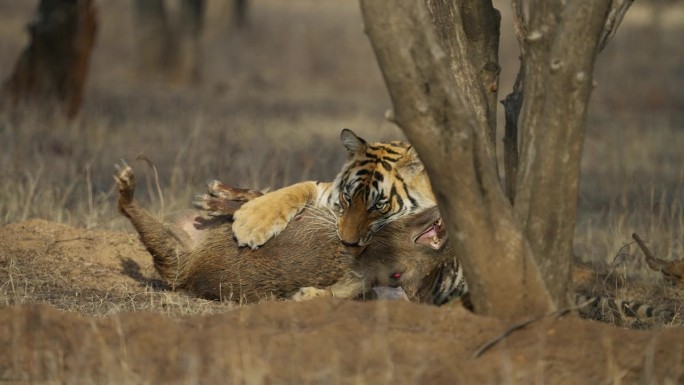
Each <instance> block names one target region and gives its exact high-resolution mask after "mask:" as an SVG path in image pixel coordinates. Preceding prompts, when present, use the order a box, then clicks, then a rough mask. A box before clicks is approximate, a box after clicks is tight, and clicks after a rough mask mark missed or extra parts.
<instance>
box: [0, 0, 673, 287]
mask: <svg viewBox="0 0 684 385" xmlns="http://www.w3.org/2000/svg"><path fill="white" fill-rule="evenodd" d="M143 1H144V0H143ZM494 3H495V6H496V7H497V8H498V9H499V10H501V11H502V14H503V25H502V41H501V50H500V61H501V66H502V68H503V70H502V81H501V87H500V94H499V95H500V98H501V99H503V97H504V96H505V95H506V94H507V93H508V92H509V91H510V89H511V86H512V82H513V80H514V77H515V74H516V72H517V69H518V63H517V44H516V42H515V37H514V35H513V30H512V27H511V25H510V17H509V16H508V15H509V2H508V1H504V0H495V1H494ZM37 4H38V1H37V0H31V1H29V0H25V1H15V0H0V79H2V80H3V81H4V80H5V79H8V78H9V77H10V75H11V74H12V71H13V69H14V67H15V63H16V62H17V59H18V57H19V55H20V54H21V52H22V50H23V49H24V47H25V46H26V45H27V44H28V34H27V32H26V25H27V23H28V22H29V21H30V20H31V18H32V15H33V12H34V10H35V8H36V6H37ZM136 4H137V2H135V1H134V0H127V1H100V2H96V3H95V6H96V11H97V24H98V31H97V35H96V39H95V45H94V49H93V52H92V57H91V60H90V66H89V71H88V76H87V82H86V85H85V89H84V93H83V104H82V106H81V108H80V112H79V113H78V115H76V117H75V118H73V119H66V118H65V117H63V116H62V115H61V114H60V113H48V112H44V111H42V110H38V109H36V108H34V107H31V106H28V105H27V106H23V107H21V106H20V107H19V108H17V109H15V110H13V111H8V110H4V111H3V112H0V221H1V222H2V223H9V222H16V221H21V220H25V219H28V218H36V217H38V218H44V219H48V220H51V221H57V222H62V223H66V224H70V225H73V226H78V227H86V228H95V229H119V230H121V229H127V228H128V225H127V224H126V221H125V220H124V219H123V218H122V217H120V216H119V215H118V214H117V212H116V202H115V200H116V194H115V190H114V183H113V180H112V173H113V165H114V163H115V162H117V161H118V160H119V159H122V158H123V159H126V160H127V161H128V162H129V163H130V164H132V165H133V167H134V168H135V169H136V170H137V173H138V175H139V188H138V196H139V198H140V199H141V200H143V202H144V204H145V205H146V206H147V207H151V208H152V209H153V210H154V211H156V212H159V211H160V210H161V209H162V204H161V200H160V199H159V197H158V193H157V191H156V190H155V188H154V184H155V183H154V173H153V172H152V170H151V169H149V167H148V166H147V164H146V163H145V162H140V161H135V159H136V157H138V156H139V155H144V156H146V157H147V158H148V159H150V160H151V161H152V162H153V163H154V165H155V166H156V169H157V171H158V174H159V182H160V185H161V190H162V193H163V197H164V204H163V210H164V213H165V214H169V213H172V212H174V211H178V210H182V209H185V208H188V207H189V205H190V200H191V196H192V194H194V193H196V192H201V191H202V190H203V189H204V184H203V181H204V180H206V179H210V178H211V179H219V180H222V181H224V182H226V183H229V184H232V185H235V186H240V187H250V188H268V187H270V188H277V187H280V186H283V185H286V184H290V183H293V182H297V181H300V180H305V179H315V180H331V179H332V178H333V177H334V175H335V174H336V173H337V171H338V170H339V167H340V166H341V165H342V163H343V161H344V157H345V153H344V151H343V150H342V147H341V146H340V144H339V132H340V130H341V129H342V128H345V127H347V128H351V129H353V130H354V131H356V132H357V134H359V135H361V136H362V137H364V138H366V139H369V140H373V141H375V140H384V139H397V138H402V137H403V135H402V134H401V131H400V130H399V129H398V128H396V127H395V126H393V125H392V124H390V123H388V122H386V121H385V120H384V118H383V116H384V113H385V111H386V110H387V109H388V108H389V107H390V101H389V98H388V95H387V92H386V90H385V87H384V84H383V80H382V75H381V74H380V72H379V70H378V67H377V65H376V63H375V58H374V56H373V53H372V50H371V48H370V45H369V43H368V40H367V39H366V37H365V35H364V32H363V25H362V21H361V17H360V13H359V9H358V5H357V3H356V2H354V1H336V0H288V1H277V0H254V1H251V2H249V3H248V6H247V8H246V14H245V15H244V18H238V17H237V13H236V9H237V8H236V3H235V2H233V1H230V0H207V1H206V3H205V7H206V9H204V22H203V26H202V28H201V31H200V32H199V33H198V34H197V40H196V41H191V43H189V44H190V45H189V47H190V48H187V47H186V46H183V44H186V43H184V42H183V41H180V40H181V37H179V36H180V35H182V33H181V32H178V29H179V28H180V27H178V26H181V25H182V22H183V17H184V15H185V16H187V12H188V11H187V10H184V8H183V7H182V6H181V4H182V2H179V1H172V0H167V1H165V2H160V4H164V5H165V7H166V8H165V12H166V19H165V20H166V21H165V22H166V23H168V25H167V28H169V29H168V31H172V30H173V29H172V28H170V27H169V25H170V26H176V27H177V28H176V29H175V31H176V32H173V31H172V32H168V33H169V34H172V33H176V35H172V37H173V38H175V39H176V40H178V41H179V43H178V45H179V47H180V48H178V47H177V50H178V51H179V52H181V53H183V52H191V53H192V55H196V56H195V59H197V60H194V61H190V62H188V61H185V62H182V63H181V64H179V61H178V60H176V59H173V58H172V57H167V58H166V59H164V60H162V61H161V65H159V63H157V64H155V65H152V66H150V65H149V63H147V64H146V61H145V60H148V59H149V58H148V59H146V55H147V54H151V53H150V48H149V45H144V44H143V43H144V38H145V33H146V32H145V31H144V30H143V29H142V28H141V27H140V26H141V23H140V19H137V18H138V17H140V12H139V11H140V10H139V9H138V10H137V12H136ZM148 32H149V31H148ZM192 33H194V32H192V31H191V32H190V34H192ZM682 37H684V4H681V2H676V1H658V0H651V1H648V0H644V1H639V2H637V3H636V4H635V5H634V6H633V7H632V8H631V10H630V11H629V12H628V14H627V16H626V18H625V20H624V22H623V25H622V27H621V28H620V29H619V31H618V33H617V36H616V38H615V39H614V40H613V41H612V42H611V44H610V45H609V46H608V47H607V49H606V50H605V51H604V52H603V54H602V55H601V57H600V58H599V60H598V65H597V68H596V71H595V80H596V83H597V85H596V88H595V91H594V94H593V97H592V102H591V104H590V113H589V118H588V123H587V136H586V141H585V147H584V150H585V151H584V158H583V163H582V180H581V196H580V202H579V212H578V227H577V231H576V234H577V236H576V247H575V249H576V253H577V255H578V257H579V258H580V259H581V260H584V261H591V262H598V263H612V262H615V263H616V265H615V266H621V267H624V268H626V269H627V268H628V269H631V270H637V271H643V274H650V273H649V272H648V271H647V269H644V268H643V265H644V264H643V262H642V261H643V259H642V258H641V255H640V254H639V253H640V252H639V251H638V249H637V248H636V247H635V246H630V247H627V248H623V246H626V245H628V244H629V243H631V233H632V232H635V231H636V232H638V233H639V234H640V235H642V237H643V238H645V239H647V240H649V241H650V242H651V244H652V245H653V249H654V251H655V252H656V254H657V255H658V256H660V257H661V258H664V259H681V258H684V212H683V209H682V206H683V205H684V87H682V85H684V51H683V50H682V48H681V41H682ZM193 44H197V45H193ZM141 47H142V48H141ZM184 47H185V48H184ZM183 55H185V54H183ZM148 56H149V55H148ZM188 63H189V64H188ZM179 66H180V67H179ZM178 68H181V70H178ZM183 68H185V69H183ZM187 68H191V69H190V70H189V71H188V70H187ZM179 71H180V72H179ZM179 73H180V75H179ZM187 73H190V76H187ZM500 121H502V119H501V118H500ZM654 278H656V277H654Z"/></svg>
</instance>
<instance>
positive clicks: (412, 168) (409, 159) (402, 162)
mask: <svg viewBox="0 0 684 385" xmlns="http://www.w3.org/2000/svg"><path fill="white" fill-rule="evenodd" d="M397 168H398V169H400V170H401V173H402V174H412V175H415V174H418V173H421V172H423V170H424V169H425V166H423V162H421V161H420V158H419V157H418V153H417V152H416V149H415V148H414V147H413V146H411V147H409V148H408V150H406V152H405V153H404V155H403V156H402V157H401V159H399V161H398V162H397Z"/></svg>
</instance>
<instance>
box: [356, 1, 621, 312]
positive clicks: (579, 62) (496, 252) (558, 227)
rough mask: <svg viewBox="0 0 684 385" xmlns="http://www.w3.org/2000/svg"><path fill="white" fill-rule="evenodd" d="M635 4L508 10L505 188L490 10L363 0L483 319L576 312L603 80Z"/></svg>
mask: <svg viewBox="0 0 684 385" xmlns="http://www.w3.org/2000/svg"><path fill="white" fill-rule="evenodd" d="M631 3H632V1H630V0H574V1H562V0H529V1H522V0H511V5H512V8H513V11H514V18H515V33H516V36H517V38H518V42H519V44H520V53H521V56H520V59H521V60H520V63H521V65H520V70H519V73H518V77H517V81H516V83H515V86H514V89H513V92H512V93H511V94H510V95H509V96H508V97H507V98H506V99H505V102H504V105H505V110H506V134H505V139H506V142H505V152H506V156H505V168H504V169H505V172H506V174H505V180H504V182H503V183H502V181H501V178H500V177H499V172H498V166H497V160H496V127H497V124H496V107H497V105H496V100H497V93H498V73H499V64H498V59H497V51H498V36H499V23H500V17H499V13H498V11H497V10H496V9H494V7H493V6H492V2H491V1H489V0H484V1H483V0H426V1H425V2H416V1H412V0H397V1H393V2H378V1H373V0H361V9H362V12H363V17H364V23H365V26H366V31H367V34H368V37H369V38H370V41H371V44H372V46H373V49H374V51H375V54H376V57H377V60H378V63H379V65H380V69H381V70H382V73H383V76H384V78H385V82H386V84H387V88H388V90H389V93H390V97H391V99H392V104H393V107H394V112H393V114H392V115H391V116H392V119H393V120H394V121H395V122H396V123H397V124H398V125H399V126H400V127H401V128H402V130H403V131H404V132H405V134H406V136H407V137H408V139H409V140H410V141H411V143H412V144H414V145H415V147H416V149H417V150H418V152H419V154H420V155H421V158H422V160H423V162H424V163H425V166H426V168H427V171H428V174H429V175H430V180H431V181H432V185H433V188H434V191H435V194H436V197H437V201H438V204H439V206H440V209H441V211H442V214H443V216H444V217H445V220H446V222H447V226H448V230H449V234H450V236H451V239H452V241H454V242H455V245H456V250H457V251H458V253H459V254H458V256H459V258H460V260H461V262H462V264H463V268H464V270H465V273H466V276H467V278H468V282H469V285H470V288H471V292H472V300H473V305H474V307H475V311H476V312H478V313H481V314H488V315H493V316H498V317H501V318H507V319H515V318H521V317H524V316H528V315H530V314H541V313H545V312H548V311H550V310H553V309H558V308H562V307H566V306H568V305H569V303H570V300H569V298H568V292H569V290H568V289H569V282H570V263H571V257H572V239H573V234H574V228H575V215H576V207H577V194H578V182H579V166H580V156H581V152H582V142H583V139H584V129H585V127H584V125H585V118H586V111H587V105H588V102H589V96H590V94H591V90H592V88H593V87H594V84H593V80H592V73H593V67H594V63H595V60H596V57H597V55H598V53H599V52H600V51H601V49H603V47H605V45H606V43H607V42H608V40H610V38H611V37H612V36H613V34H614V33H615V31H616V29H617V27H618V25H619V24H620V21H621V20H622V17H623V16H624V14H625V12H626V11H627V9H628V8H629V6H630V5H631ZM518 148H519V149H520V150H518ZM518 159H519V160H518ZM445 166H446V167H445Z"/></svg>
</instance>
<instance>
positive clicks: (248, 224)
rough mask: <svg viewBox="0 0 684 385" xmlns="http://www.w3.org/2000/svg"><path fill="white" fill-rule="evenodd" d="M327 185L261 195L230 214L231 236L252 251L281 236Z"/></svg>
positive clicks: (299, 185)
mask: <svg viewBox="0 0 684 385" xmlns="http://www.w3.org/2000/svg"><path fill="white" fill-rule="evenodd" d="M327 185H329V183H316V182H301V183H297V184H293V185H292V186H288V187H283V188H281V189H280V190H276V191H273V192H270V193H268V194H264V195H262V196H260V197H257V198H255V199H253V200H250V201H249V202H247V203H245V204H244V205H242V207H240V209H239V210H237V211H236V212H235V214H233V220H234V222H233V234H234V235H235V238H236V239H237V242H238V245H239V246H249V247H251V248H253V249H255V248H257V247H259V246H261V245H263V244H264V243H266V241H268V240H269V239H271V238H273V237H275V236H276V235H278V234H280V232H281V231H283V229H285V227H286V226H287V224H288V223H289V222H290V220H292V218H294V217H295V216H296V215H297V214H298V213H299V212H300V211H302V210H303V209H304V207H306V206H307V205H314V206H315V205H317V202H318V200H319V197H320V196H321V194H322V192H323V191H324V189H325V188H326V186H327Z"/></svg>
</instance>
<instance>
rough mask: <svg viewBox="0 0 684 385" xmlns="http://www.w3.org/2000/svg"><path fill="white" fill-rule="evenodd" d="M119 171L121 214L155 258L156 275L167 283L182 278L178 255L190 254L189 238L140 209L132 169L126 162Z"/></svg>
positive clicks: (116, 176)
mask: <svg viewBox="0 0 684 385" xmlns="http://www.w3.org/2000/svg"><path fill="white" fill-rule="evenodd" d="M116 169H117V173H116V174H115V175H114V179H115V180H116V184H117V185H118V187H119V211H120V212H121V214H123V215H124V216H125V217H126V218H128V219H129V220H130V221H131V224H132V225H133V227H134V228H135V229H136V231H137V232H138V234H139V236H140V240H141V241H142V243H143V245H145V248H146V249H147V251H149V253H150V254H152V258H153V260H154V267H155V268H156V269H157V271H158V272H159V273H160V274H161V276H162V277H164V278H165V279H166V280H167V281H174V280H175V279H174V277H179V274H178V273H179V272H178V267H179V264H178V262H179V254H180V253H183V252H185V251H187V248H188V245H190V244H191V240H190V237H189V235H188V234H187V233H185V232H184V231H181V230H178V229H176V230H173V229H170V228H168V227H167V226H165V225H164V224H163V223H161V222H160V221H158V220H157V219H156V218H155V217H153V216H152V215H151V214H150V213H148V212H147V211H146V210H144V209H143V208H141V207H140V206H138V203H137V201H136V200H135V198H134V193H135V177H134V174H133V169H131V167H130V166H128V165H127V164H126V163H125V162H123V161H122V162H121V165H117V166H116ZM170 283H173V282H170Z"/></svg>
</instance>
